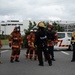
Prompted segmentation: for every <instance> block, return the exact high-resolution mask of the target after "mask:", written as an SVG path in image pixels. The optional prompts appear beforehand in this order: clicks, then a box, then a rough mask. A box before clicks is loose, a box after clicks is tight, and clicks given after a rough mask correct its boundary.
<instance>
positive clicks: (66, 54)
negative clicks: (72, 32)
mask: <svg viewBox="0 0 75 75" xmlns="http://www.w3.org/2000/svg"><path fill="white" fill-rule="evenodd" d="M61 52H62V53H64V54H66V55H69V53H67V52H64V51H61Z"/></svg>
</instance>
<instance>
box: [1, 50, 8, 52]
mask: <svg viewBox="0 0 75 75" xmlns="http://www.w3.org/2000/svg"><path fill="white" fill-rule="evenodd" d="M7 51H9V50H4V51H1V53H4V52H7Z"/></svg>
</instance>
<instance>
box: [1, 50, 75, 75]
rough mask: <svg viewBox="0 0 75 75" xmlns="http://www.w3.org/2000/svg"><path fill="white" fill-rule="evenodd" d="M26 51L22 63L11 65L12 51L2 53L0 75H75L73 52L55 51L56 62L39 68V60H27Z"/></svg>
mask: <svg viewBox="0 0 75 75" xmlns="http://www.w3.org/2000/svg"><path fill="white" fill-rule="evenodd" d="M25 52H26V50H21V53H20V58H19V60H20V62H14V63H10V55H11V50H3V51H1V57H0V60H1V61H2V62H3V64H0V75H75V62H71V58H72V51H54V54H55V59H56V61H53V65H52V66H49V65H48V63H47V62H45V61H44V66H38V60H36V61H34V60H29V59H26V58H25Z"/></svg>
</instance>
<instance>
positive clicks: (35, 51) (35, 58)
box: [34, 28, 37, 60]
mask: <svg viewBox="0 0 75 75" xmlns="http://www.w3.org/2000/svg"><path fill="white" fill-rule="evenodd" d="M36 33H37V29H36V28H35V29H34V35H35V36H36ZM34 44H35V41H34ZM34 46H35V45H34ZM34 60H37V46H35V50H34Z"/></svg>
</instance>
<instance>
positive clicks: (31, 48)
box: [28, 30, 35, 59]
mask: <svg viewBox="0 0 75 75" xmlns="http://www.w3.org/2000/svg"><path fill="white" fill-rule="evenodd" d="M34 41H35V35H34V31H33V30H30V34H29V35H28V49H29V59H32V57H33V51H34V50H35V47H34Z"/></svg>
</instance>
